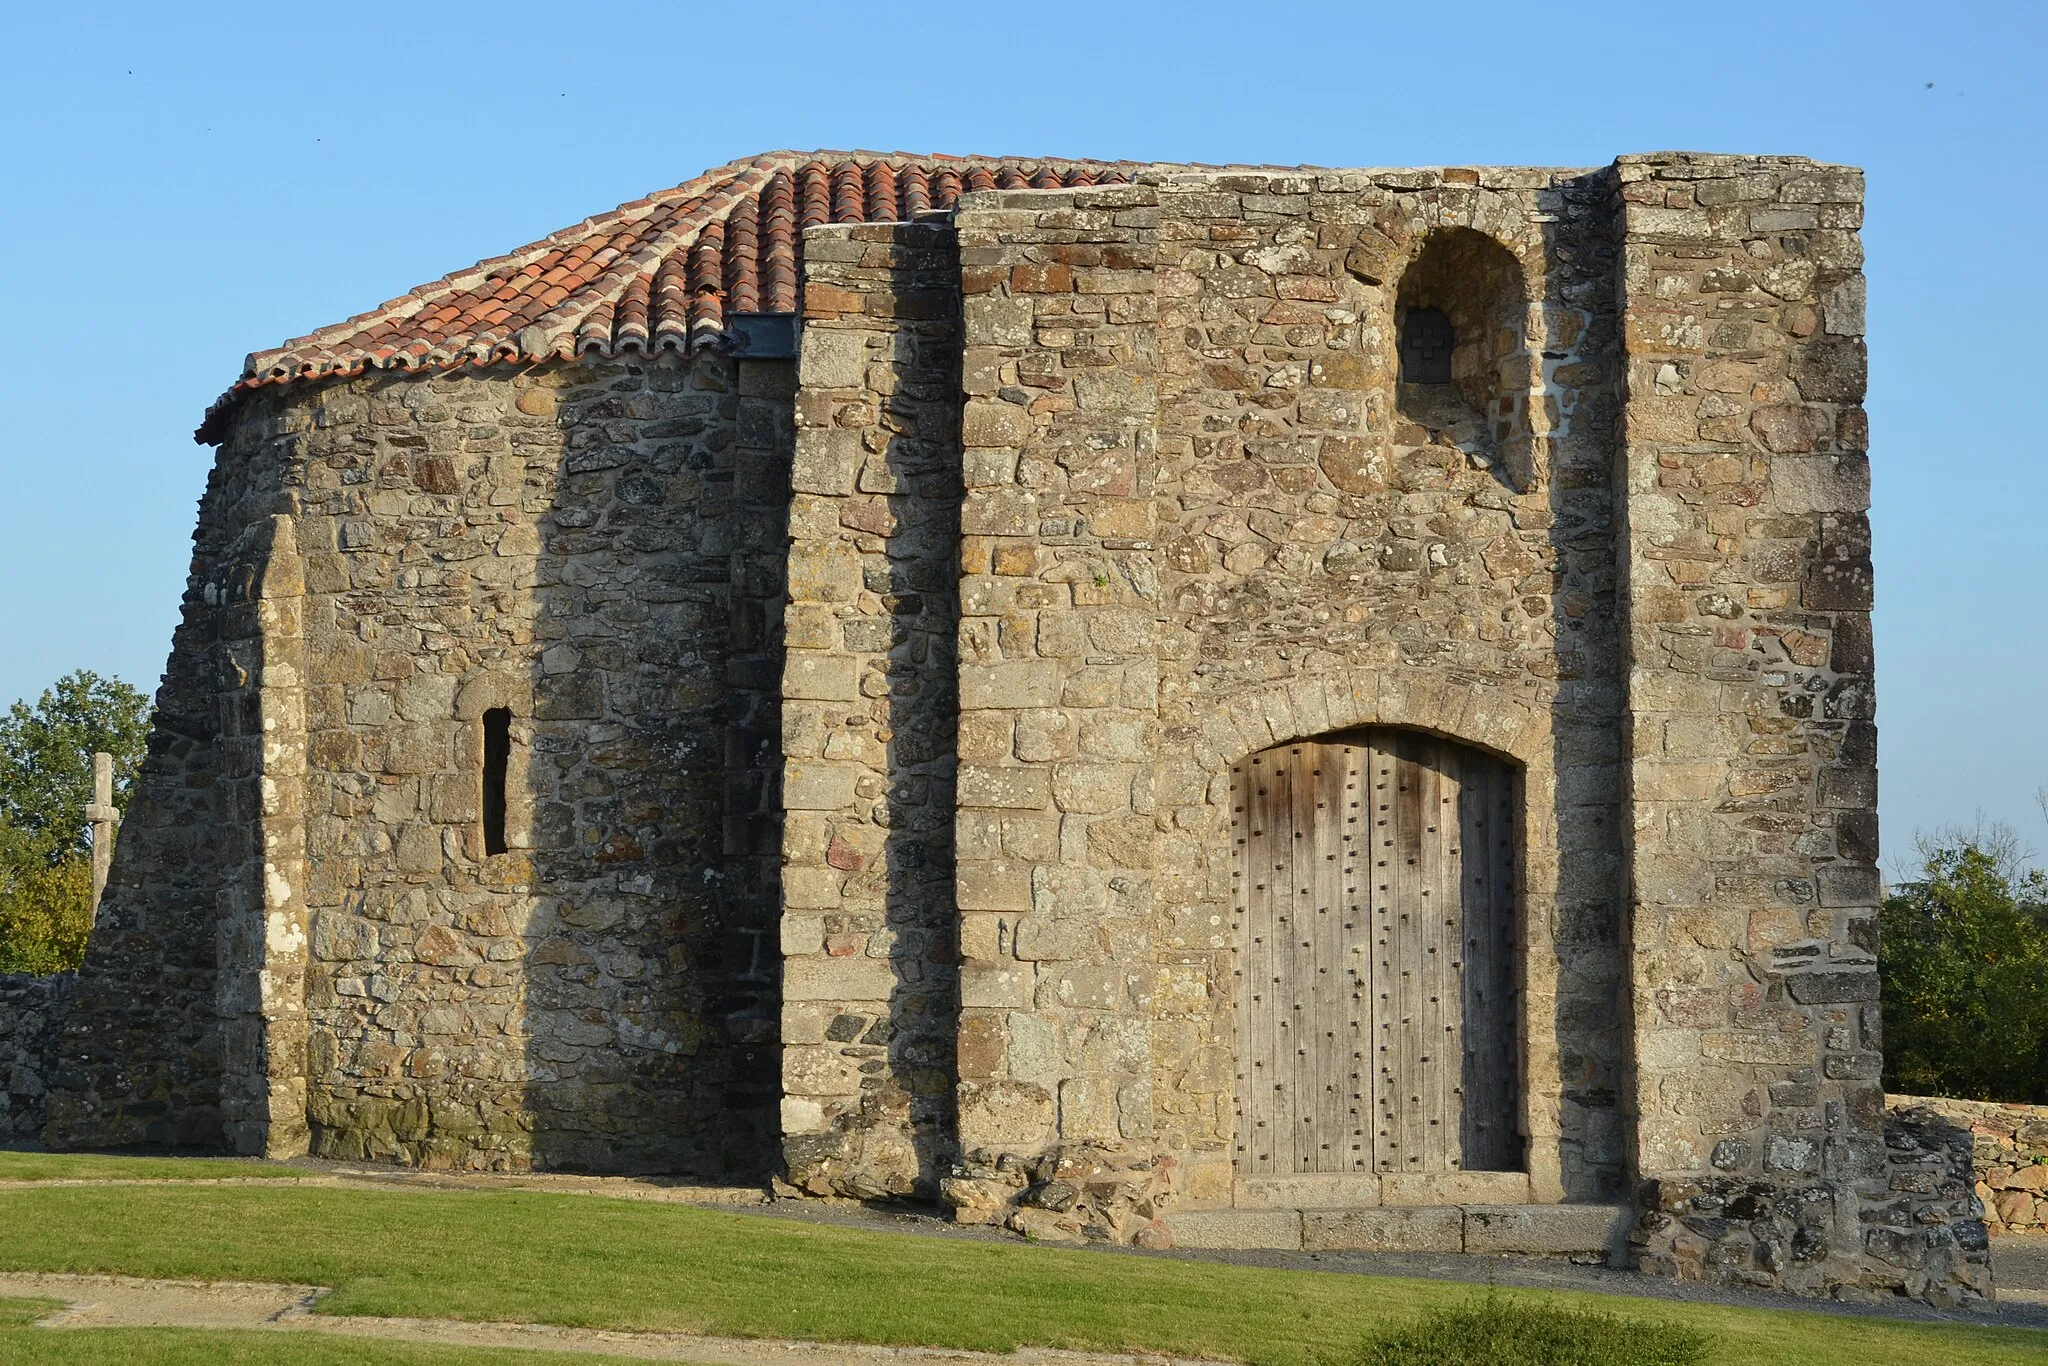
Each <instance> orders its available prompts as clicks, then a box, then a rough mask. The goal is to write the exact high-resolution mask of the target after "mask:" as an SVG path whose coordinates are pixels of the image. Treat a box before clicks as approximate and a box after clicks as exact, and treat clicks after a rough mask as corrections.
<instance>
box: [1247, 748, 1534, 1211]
mask: <svg viewBox="0 0 2048 1366" xmlns="http://www.w3.org/2000/svg"><path fill="white" fill-rule="evenodd" d="M1235 777H1236V782H1235V792H1234V801H1233V808H1234V810H1233V820H1234V824H1235V827H1236V838H1237V847H1238V869H1237V874H1238V886H1239V897H1238V901H1239V916H1238V932H1239V947H1240V954H1241V956H1240V964H1239V983H1240V987H1239V1000H1238V1056H1239V1067H1238V1138H1237V1154H1236V1157H1237V1167H1238V1173H1239V1175H1240V1176H1305V1175H1323V1174H1330V1175H1334V1174H1344V1173H1355V1174H1366V1173H1390V1172H1433V1171H1455V1170H1460V1169H1469V1170H1487V1171H1497V1170H1516V1169H1518V1168H1519V1167H1520V1165H1521V1144H1520V1140H1519V1136H1518V1126H1517V1123H1516V1109H1517V1099H1518V1087H1517V1084H1516V1073H1517V1069H1516V1066H1515V1060H1516V1057H1517V1054H1518V1049H1517V1046H1516V1041H1517V1038H1518V1034H1517V1023H1518V1021H1517V1002H1516V998H1515V994H1514V990H1513V983H1514V971H1513V963H1514V959H1513V943H1512V927H1513V914H1512V912H1513V884H1514V846H1513V838H1514V836H1513V815H1514V811H1513V802H1514V774H1513V772H1512V770H1511V769H1509V768H1508V766H1507V765H1506V764H1504V763H1502V762H1501V761H1499V760H1497V759H1494V758H1492V757H1491V756H1488V755H1485V754H1482V753H1480V752H1479V751H1477V750H1473V749H1471V748H1469V747H1467V746H1463V745H1458V744H1456V743H1454V742H1451V741H1447V740H1443V739H1440V738H1438V737H1435V736H1427V735H1422V734H1420V733H1416V732H1406V731H1396V730H1384V729H1375V730H1368V731H1354V732H1346V733H1344V734H1341V735H1337V736H1331V737H1326V738H1324V739H1321V740H1316V741H1301V742H1297V743H1294V744H1289V745H1281V746H1278V747H1276V748H1274V749H1270V750H1266V751H1263V752H1262V753H1259V754H1255V755H1252V756H1251V757H1250V758H1248V759H1246V760H1245V761H1244V762H1243V763H1241V764H1239V765H1238V767H1237V770H1236V774H1235Z"/></svg>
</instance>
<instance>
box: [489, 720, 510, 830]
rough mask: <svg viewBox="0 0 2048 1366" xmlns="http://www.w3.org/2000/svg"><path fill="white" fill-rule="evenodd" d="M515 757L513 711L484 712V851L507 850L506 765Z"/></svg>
mask: <svg viewBox="0 0 2048 1366" xmlns="http://www.w3.org/2000/svg"><path fill="white" fill-rule="evenodd" d="M511 758H512V712H511V709H510V708H507V707H492V708H491V709H490V710H489V711H487V712H485V713H484V853H486V854H502V853H504V852H505V768H506V765H507V763H508V762H509V761H510V760H511Z"/></svg>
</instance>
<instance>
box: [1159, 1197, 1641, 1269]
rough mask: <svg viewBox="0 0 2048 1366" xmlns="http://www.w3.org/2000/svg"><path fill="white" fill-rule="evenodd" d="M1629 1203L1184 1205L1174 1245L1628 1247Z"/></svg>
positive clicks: (1617, 1250) (1568, 1251)
mask: <svg viewBox="0 0 2048 1366" xmlns="http://www.w3.org/2000/svg"><path fill="white" fill-rule="evenodd" d="M1634 1219H1635V1211H1634V1210H1632V1209H1630V1208H1629V1207H1628V1206H1626V1205H1377V1206H1369V1207H1366V1208H1360V1209H1262V1210H1246V1209H1219V1210H1180V1211H1176V1212H1175V1213H1173V1214H1170V1215H1168V1216H1167V1218H1166V1226H1167V1228H1168V1229H1169V1230H1170V1231H1171V1232H1172V1234H1173V1244H1174V1246H1175V1247H1185V1248H1196V1249H1213V1250H1219V1251H1223V1250H1227V1251H1250V1250H1255V1249H1267V1248H1271V1249H1281V1250H1286V1251H1291V1252H1523V1253H1535V1254H1539V1255H1545V1256H1552V1257H1564V1256H1582V1255H1587V1254H1592V1253H1602V1254H1605V1255H1606V1257H1607V1258H1608V1261H1609V1263H1610V1264H1612V1265H1616V1266H1619V1265H1623V1264H1625V1259H1626V1257H1627V1254H1628V1230H1629V1225H1630V1223H1631V1222H1633V1220H1634Z"/></svg>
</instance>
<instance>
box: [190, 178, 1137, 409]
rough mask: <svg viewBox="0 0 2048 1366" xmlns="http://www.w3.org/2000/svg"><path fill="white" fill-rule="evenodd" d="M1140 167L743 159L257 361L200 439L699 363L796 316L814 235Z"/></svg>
mask: <svg viewBox="0 0 2048 1366" xmlns="http://www.w3.org/2000/svg"><path fill="white" fill-rule="evenodd" d="M1138 166H1139V163H1135V162H1111V161H1058V160H1017V159H1013V158H991V157H947V156H915V155H908V154H904V153H885V152H770V153H768V154H767V155H765V156H758V157H751V158H748V159H746V160H744V161H735V162H733V163H731V164H730V165H727V166H721V167H719V168H718V169H716V170H713V171H707V172H705V173H704V174H703V175H701V176H698V177H697V178H696V179H695V180H690V181H685V182H684V183H683V184H681V185H678V186H676V187H675V188H674V189H672V190H662V191H660V192H659V193H657V194H652V195H649V196H648V197H647V198H645V199H637V200H634V201H633V202H632V203H630V204H621V205H620V206H619V207H618V208H616V209H613V210H612V211H611V212H610V213H606V214H600V215H598V216H597V217H594V218H588V219H585V220H584V221H583V222H581V223H578V224H576V225H575V226H574V227H571V228H565V229H563V230H562V231H561V232H558V233H555V234H554V235H552V236H550V237H547V238H545V239H543V240H542V241H539V242H535V243H533V244H532V245H530V246H525V247H521V248H520V249H519V250H518V251H515V252H511V253H509V254H507V255H504V256H498V257H493V258H492V259H490V260H488V261H479V262H478V263H477V264H476V265H474V266H471V267H470V268H469V269H467V270H459V271H456V272H454V273H453V274H451V275H447V276H444V277H442V278H441V279H439V280H435V281H433V282H431V283H429V284H424V285H421V286H420V287H419V288H417V289H415V290H413V291H411V292H410V293H408V294H403V295H401V296H399V297H398V298H396V299H393V300H391V301H390V302H389V303H386V304H384V305H382V306H381V307H379V308H375V309H372V310H371V311H370V312H368V313H362V314H358V315H357V316H355V317H353V318H350V319H349V320H348V321H347V322H343V323H337V324H335V325H334V326H332V327H324V328H321V329H320V330H319V331H318V332H314V333H311V334H309V335H307V336H304V337H299V338H297V339H296V340H293V341H289V342H286V343H285V344H284V345H283V346H280V347H277V348H276V349H274V350H270V351H258V352H255V353H254V354H252V355H251V356H250V357H249V359H248V360H247V361H246V362H245V363H244V365H243V369H242V378H241V380H240V381H239V382H238V383H237V384H236V385H235V387H234V388H232V389H230V390H228V392H227V393H226V394H224V395H222V396H221V398H220V400H219V401H218V402H216V403H215V404H214V405H213V407H211V408H209V409H208V410H207V413H206V419H205V421H204V422H202V423H201V424H200V427H199V430H198V431H197V432H196V433H194V435H195V437H196V438H197V439H198V440H199V441H201V442H207V443H211V442H216V441H219V440H222V439H223V438H224V437H225V435H226V430H225V426H224V423H223V419H224V418H225V417H226V415H227V412H228V410H229V408H230V407H232V405H233V403H234V401H235V399H236V398H238V397H239V396H240V395H241V394H243V393H245V392H247V391H249V390H252V389H258V388H261V387H263V386H265V385H271V384H288V383H291V382H293V381H295V380H303V379H325V378H334V377H340V376H347V375H356V374H360V373H362V372H363V371H364V370H365V369H371V368H378V369H421V370H448V369H454V368H456V367H457V366H461V365H492V364H507V363H509V364H521V363H527V362H532V361H540V360H548V359H555V358H564V359H566V358H569V357H572V356H581V355H585V354H589V353H595V354H597V355H600V356H616V355H620V354H624V353H634V352H637V353H640V354H651V353H654V352H658V351H680V352H684V353H690V352H694V351H697V350H700V349H702V348H703V347H705V346H708V345H711V344H713V343H715V342H717V341H719V340H720V339H721V338H722V337H723V335H724V332H725V320H726V315H727V314H728V313H792V312H795V311H796V308H797V278H798V277H797V269H798V267H797V258H798V255H799V252H800V249H801V244H802V234H803V230H804V229H805V228H808V227H814V226H816V225H818V224H820V223H880V222H901V221H907V220H909V219H911V218H913V217H915V216H916V215H918V214H920V213H926V212H931V211H934V210H945V209H950V208H952V207H953V203H954V201H955V200H957V199H958V198H959V197H960V195H961V193H962V192H963V191H967V190H987V189H1029V188H1035V189H1057V188H1059V187H1061V186H1074V185H1100V184H1110V183H1119V182H1123V181H1128V180H1129V179H1130V178H1131V177H1132V175H1133V174H1134V173H1135V171H1136V170H1137V169H1138Z"/></svg>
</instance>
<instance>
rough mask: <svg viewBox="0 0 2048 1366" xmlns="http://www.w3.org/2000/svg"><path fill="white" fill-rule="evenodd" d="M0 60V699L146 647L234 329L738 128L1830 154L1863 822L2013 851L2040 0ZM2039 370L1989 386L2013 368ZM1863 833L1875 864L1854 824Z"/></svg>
mask: <svg viewBox="0 0 2048 1366" xmlns="http://www.w3.org/2000/svg"><path fill="white" fill-rule="evenodd" d="M14 13H15V17H14V18H13V19H11V20H10V21H9V22H8V35H7V46H8V49H9V52H10V57H11V60H10V61H9V62H8V63H7V65H8V68H9V70H8V78H7V80H6V81H5V82H4V83H0V132H4V134H5V137H4V143H0V145H4V147H5V149H6V151H5V165H6V170H5V176H4V180H0V185H4V189H0V285H4V289H0V299H4V300H5V303H4V305H0V703H4V702H5V701H7V700H8V699H11V698H14V697H18V696H23V695H29V696H33V695H34V694H35V693H36V692H38V691H39V690H40V689H41V688H43V687H44V686H46V685H47V684H48V683H49V682H50V681H51V680H53V679H54V678H56V677H57V676H58V675H60V674H62V673H64V672H66V671H68V670H70V669H72V668H76V667H81V666H83V667H90V668H93V669H97V670H99V671H101V672H103V673H115V674H119V675H120V676H122V677H124V678H127V679H128V680H130V681H131V682H135V683H137V684H138V685H140V686H143V687H144V688H146V689H149V688H153V687H154V686H155V682H156V679H157V676H158V674H159V673H160V672H161V671H162V668H163V661H164V656H165V652H166V649H167V647H168V644H169V640H170V631H171V627H172V624H173V621H174V619H175V614H176V609H177V602H178V598H179V595H180V593H181V592H182V589H183V583H184V576H185V571H186V565H187V554H188V538H189V536H190V534H191V529H192V519H193V512H194V508H195V503H196V500H197V499H198V497H199V494H200V491H201V490H202V489H203V487H204V485H205V478H206V471H207V467H208V464H209V459H210V452H208V451H207V450H206V449H204V448H202V447H198V446H195V445H193V444H192V441H191V435H190V434H191V431H192V428H193V426H194V425H195V423H196V422H197V421H198V418H199V416H200V414H201V412H202V411H203V410H204V409H205V407H206V405H207V404H208V403H209V402H211V401H212V399H213V398H214V397H215V396H216V395H217V394H219V393H220V391H221V390H222V389H223V388H224V387H226V386H227V385H228V384H229V383H231V382H232V381H233V380H234V378H235V376H236V375H237V373H238V372H239V369H240V365H241V361H242V357H243V355H244V353H246V352H248V351H251V350H254V349H257V348H260V347H266V346H270V345H274V344H276V343H277V342H279V341H282V340H284V339H285V338H287V337H292V336H296V335H299V334H301V333H304V332H307V331H310V330H311V329H313V328H315V327H319V326H322V325H324V324H327V323H331V322H335V321H338V320H340V319H341V318H343V317H345V316H347V315H349V314H353V313H358V312H361V311H363V310H364V309H367V308H370V307H373V306H374V305H376V304H378V303H380V302H382V301H383V300H385V299H388V298H390V297H392V296H394V295H397V294H400V293H403V292H404V291H405V290H407V289H409V288H410V287H412V286H413V285H415V284H418V283H420V282H422V281H424V280H427V279H430V278H433V277H436V276H439V275H441V274H443V273H445V272H447V271H449V270H452V269H455V268H458V267H461V266H465V265H467V264H469V263H470V262H472V261H475V260H478V259H479V258H482V257H485V256H493V255H497V254H499V253H501V252H503V251H506V250H508V249H510V248H512V247H514V246H518V245H520V244H523V243H525V242H528V241H531V240H533V239H535V238H537V237H541V236H543V235H545V234H547V233H549V232H551V231H553V230H555V229H557V228H560V227H563V226H565V225H567V224H569V223H572V222H574V221H576V220H578V219H580V218H583V217H585V216H587V215H588V214H590V213H593V212H596V211H599V210H602V209H606V208H609V207H611V206H612V205H614V204H616V203H619V202H621V201H623V200H627V199H633V198H637V197H639V196H640V195H642V194H645V193H646V192H648V191H649V190H653V189H656V188H658V187H662V186H666V185H671V184H674V183H676V182H678V181H681V180H684V179H687V178H688V177H690V176H691V175H694V174H695V173H697V172H698V171H700V170H702V169H704V168H705V167H708V166H712V165H716V164H718V163H722V162H725V161H728V160H731V159H732V158H734V157H737V156H742V155H746V154H750V153H754V152H759V151H764V150H768V149H770V148H776V147H806V148H812V147H842V148H843V147H864V148H883V149H906V150H916V151H948V152H984V153H998V152H1000V153H1016V154H1025V155H1029V154H1056V155H1074V156H1101V157H1129V158H1137V159H1160V160H1191V161H1212V162H1261V163H1285V164H1292V163H1298V162H1309V163H1317V164H1322V165H1331V166H1401V165H1430V164H1467V165H1471V164H1487V163H1502V164H1535V165H1583V166H1592V165H1598V164H1601V163H1604V162H1606V161H1608V160H1610V159H1611V158H1612V157H1613V156H1614V155H1615V154H1616V153H1620V152H1628V151H1650V150H1657V149H1664V148H1687V149H1695V150H1706V151H1729V152H1737V151H1754V152H1790V153H1801V154H1804V155H1808V156H1813V157H1817V158H1822V159H1826V160H1831V161H1843V162H1852V163H1855V164H1858V165H1861V166H1863V167H1865V168H1866V169H1867V170H1868V172H1869V218H1868V223H1867V227H1866V231H1865V244H1866V248H1867V251H1868V271H1869V274H1870V344H1871V351H1872V363H1871V398H1870V410H1871V426H1872V431H1873V438H1872V445H1873V451H1872V461H1873V467H1874V475H1875V485H1876V495H1875V498H1876V503H1875V507H1874V509H1873V512H1872V519H1873V523H1874V526H1875V531H1876V542H1877V571H1878V602H1879V611H1878V649H1879V690H1880V712H1879V723H1880V726H1881V732H1882V737H1883V739H1882V745H1883V751H1882V762H1883V783H1884V786H1883V815H1884V826H1885V830H1884V833H1885V838H1886V840H1887V842H1888V844H1889V846H1890V849H1889V853H1890V854H1891V855H1896V854H1898V853H1899V852H1900V851H1902V850H1903V849H1904V848H1905V847H1906V846H1907V845H1908V844H1909V842H1910V840H1911V838H1912V835H1913V832H1914V831H1915V829H1916V828H1921V827H1928V826H1934V825H1938V824H1942V823H1946V822H1955V821H1962V822H1968V821H1969V820H1971V819H1972V817H1973V814H1974V813H1976V812H1978V811H1981V812H1982V813H1983V814H1984V815H1985V816H1987V817H1989V818H1992V819H2003V820H2006V821H2009V822H2011V823H2012V824H2014V825H2016V826H2019V827H2020V829H2021V830H2022V832H2023V834H2024V835H2026V837H2027V838H2028V839H2029V840H2030V841H2031V842H2032V843H2033V844H2034V845H2036V846H2037V847H2041V848H2044V849H2048V824H2044V823H2043V820H2042V817H2041V814H2040V812H2039V811H2038V810H2037V809H2036V807H2035V805H2034V793H2035V790H2036V789H2037V788H2038V787H2040V786H2041V785H2043V784H2048V629H2044V628H2048V612H2044V609H2043V606H2042V592H2043V582H2044V579H2048V525H2044V510H2048V470H2044V468H2043V457H2044V455H2048V442H2044V440H2043V437H2042V436H2041V434H2040V431H2039V429H2038V422H2039V419H2038V417H2037V416H2036V415H2034V414H2033V412H2032V409H2033V406H2034V402H2035V401H2038V396H2039V395H2041V394H2043V393H2044V392H2048V377H2044V375H2043V373H2042V369H2041V367H2042V363H2043V362H2042V360H2041V348H2040V347H2039V346H2038V344H2037V338H2038V337H2039V336H2040V335H2041V333H2042V331H2043V329H2044V327H2048V285H2044V283H2043V279H2044V277H2043V264H2042V259H2043V253H2042V249H2041V247H2040V245H2039V241H2038V238H2039V234H2040V232H2041V225H2042V223H2043V221H2044V212H2043V210H2044V207H2048V205H2044V202H2043V201H2044V197H2048V194H2044V186H2048V156H2044V137H2048V134H2044V129H2048V93H2044V92H2048V80H2044V78H2043V77H2042V75H2041V68H2040V62H2041V53H2042V52H2043V50H2044V48H2048V17H2044V16H2048V7H2043V6H2040V5H2030V4H2019V3H2013V4H1979V3H1950V4H1946V5H1928V4H1925V3H1921V4H1914V5H1906V4H1895V3H1876V4H1844V3H1815V2H1812V0H1809V3H1804V4H1780V5H1763V6H1734V7H1724V8H1722V9H1719V10H1716V9H1712V8H1708V9H1699V8H1689V9H1683V10H1678V9H1667V8H1666V7H1663V6H1657V5H1650V4H1644V3H1634V4H1627V5H1619V4H1605V3H1579V4H1572V5H1565V6H1552V7H1545V6H1531V5H1508V4H1499V3H1493V2H1492V0H1466V3H1463V4H1458V5H1428V4H1422V5H1379V4H1371V3H1350V4H1299V3H1286V2H1285V0H1268V2H1267V3H1259V4H1236V5H1225V4H1211V3H1205V2H1204V0H1186V2H1184V3H1144V4H1129V3H1125V4H1119V3H1110V2H1108V0H1098V3H1092V4H1072V3H1065V0H1049V2H1039V3H1029V4H1011V5H986V4H984V5H960V4H957V3H954V4H944V5H937V4H902V5H890V4H881V3H873V4H865V5H849V4H840V5H807V4H786V5H780V6H774V7H770V6H765V5H746V4H740V5H723V6H704V5H695V4H681V3H675V4H666V5H652V4H639V3H613V4H610V5H605V6H587V5H578V4H556V5H548V6H542V5H533V4H524V3H499V4H494V5H490V6H437V7H425V6H411V7H389V6H386V7H375V6H372V7H363V6H354V7H349V6H340V7H337V6H331V5H330V6H304V5H299V6H276V5H268V6H260V7H259V6H255V5H249V6H229V5H218V4H204V3H188V4H180V5H164V4H150V5H93V4H66V5H59V6H41V5H39V6H33V7H28V6H24V7H23V9H21V10H19V11H15V12H14ZM2029 394H2033V395H2036V396H2037V398H2036V400H2029V399H2028V398H2027V395H2029ZM1888 861H1889V859H1888Z"/></svg>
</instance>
